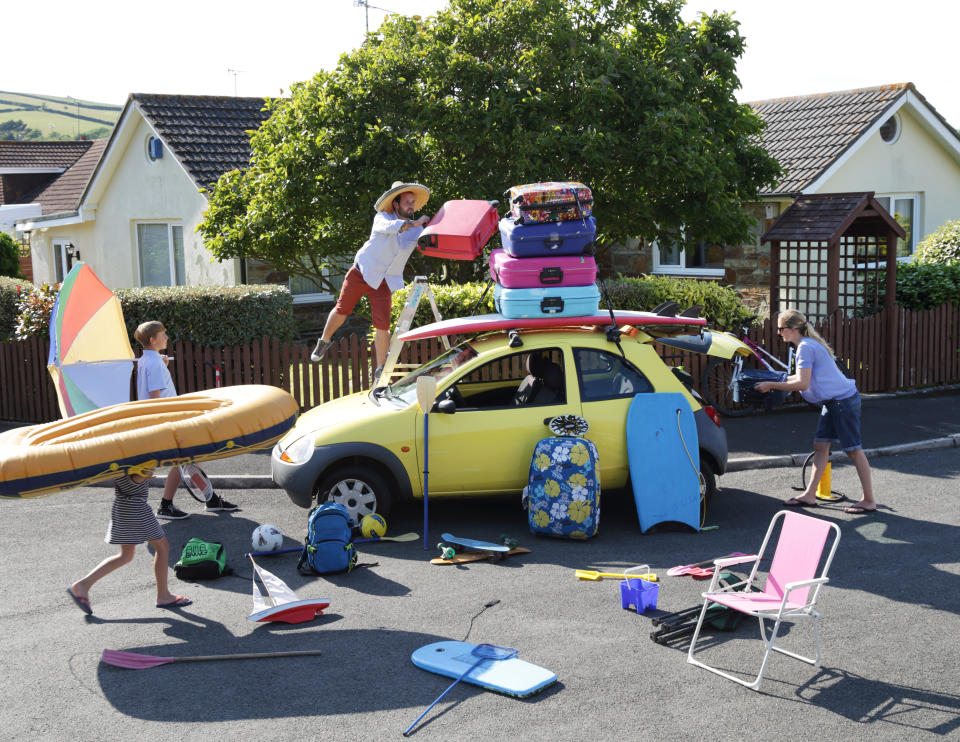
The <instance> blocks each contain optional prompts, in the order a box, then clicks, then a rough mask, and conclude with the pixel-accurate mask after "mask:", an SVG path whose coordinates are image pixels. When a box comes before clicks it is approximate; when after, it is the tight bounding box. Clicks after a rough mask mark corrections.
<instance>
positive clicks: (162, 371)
mask: <svg viewBox="0 0 960 742" xmlns="http://www.w3.org/2000/svg"><path fill="white" fill-rule="evenodd" d="M158 389H163V394H162V395H161V396H163V397H176V396H177V389H176V387H174V385H173V377H172V376H170V369H168V368H167V364H166V363H164V362H163V359H162V358H161V357H160V354H159V353H157V351H155V350H144V351H143V355H142V356H140V358H139V359H138V360H137V399H149V398H150V392H155V391H157V390H158Z"/></svg>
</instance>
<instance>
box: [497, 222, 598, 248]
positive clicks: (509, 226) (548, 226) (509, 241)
mask: <svg viewBox="0 0 960 742" xmlns="http://www.w3.org/2000/svg"><path fill="white" fill-rule="evenodd" d="M596 236H597V221H596V220H595V219H594V218H593V217H592V216H588V217H587V218H586V219H578V220H576V221H569V222H547V223H545V224H516V223H514V220H513V219H511V218H510V217H504V218H503V219H501V220H500V240H501V242H503V249H504V250H506V251H507V254H508V255H509V256H510V257H512V258H540V257H543V256H544V255H582V254H583V253H584V252H587V254H590V253H591V252H592V250H593V240H594V238H595V237H596Z"/></svg>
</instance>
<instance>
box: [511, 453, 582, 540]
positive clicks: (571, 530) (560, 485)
mask: <svg viewBox="0 0 960 742" xmlns="http://www.w3.org/2000/svg"><path fill="white" fill-rule="evenodd" d="M527 522H528V525H529V527H530V532H531V533H537V534H543V535H546V536H555V537H557V538H570V539H587V538H590V537H592V536H596V535H597V529H598V528H599V527H600V470H599V468H598V467H597V447H596V446H595V445H594V444H593V441H589V440H587V439H586V438H578V437H566V436H556V437H551V438H544V439H543V440H541V441H540V442H539V443H537V447H536V448H535V449H534V451H533V457H532V459H531V461H530V478H529V483H528V485H527Z"/></svg>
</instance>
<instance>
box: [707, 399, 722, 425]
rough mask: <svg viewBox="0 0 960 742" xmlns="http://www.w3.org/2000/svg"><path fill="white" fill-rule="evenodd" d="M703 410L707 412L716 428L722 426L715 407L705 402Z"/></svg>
mask: <svg viewBox="0 0 960 742" xmlns="http://www.w3.org/2000/svg"><path fill="white" fill-rule="evenodd" d="M703 411H704V412H706V413H707V417H709V418H710V419H711V420H713V423H714V425H716V426H717V427H718V428H722V427H723V423H722V422H720V413H719V412H717V408H716V407H714V406H713V405H709V404H707V405H704V406H703Z"/></svg>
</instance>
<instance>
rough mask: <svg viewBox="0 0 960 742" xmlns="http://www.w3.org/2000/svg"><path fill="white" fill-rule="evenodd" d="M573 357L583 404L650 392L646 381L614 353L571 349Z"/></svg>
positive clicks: (648, 383) (646, 379)
mask: <svg viewBox="0 0 960 742" xmlns="http://www.w3.org/2000/svg"><path fill="white" fill-rule="evenodd" d="M573 357H574V359H575V361H576V364H577V381H578V382H579V384H580V399H581V401H583V402H597V401H599V400H603V399H619V398H621V397H633V395H635V394H649V393H651V392H653V384H651V383H650V380H649V379H648V378H647V377H646V376H645V375H644V374H643V373H642V372H641V371H640V370H639V369H638V368H636V367H635V366H633V365H631V364H629V363H627V362H626V361H624V359H623V357H622V356H621V355H619V354H617V353H608V352H607V351H604V350H595V349H593V348H574V351H573Z"/></svg>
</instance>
